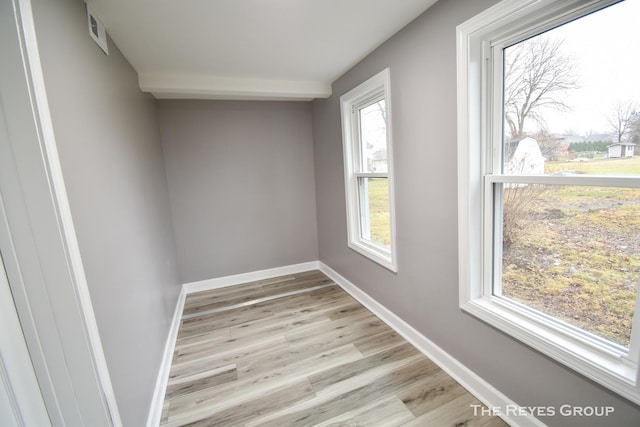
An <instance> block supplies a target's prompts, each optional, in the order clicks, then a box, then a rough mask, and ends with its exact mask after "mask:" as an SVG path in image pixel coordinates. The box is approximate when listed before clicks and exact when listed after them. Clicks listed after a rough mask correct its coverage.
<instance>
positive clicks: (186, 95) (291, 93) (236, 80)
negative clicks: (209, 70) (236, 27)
mask: <svg viewBox="0 0 640 427" xmlns="http://www.w3.org/2000/svg"><path fill="white" fill-rule="evenodd" d="M138 83H139V85H140V89H142V91H143V92H150V93H152V94H153V96H155V97H156V98H157V99H229V100H262V101H267V100H277V101H284V100H290V101H309V100H312V99H314V98H328V97H329V96H331V83H329V82H321V81H299V80H269V79H255V78H240V77H218V76H187V75H177V74H172V75H169V74H138Z"/></svg>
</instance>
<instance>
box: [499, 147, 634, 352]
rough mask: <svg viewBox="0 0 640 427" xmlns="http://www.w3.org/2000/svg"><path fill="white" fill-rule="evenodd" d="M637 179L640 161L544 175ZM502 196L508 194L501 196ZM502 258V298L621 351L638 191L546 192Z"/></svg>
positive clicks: (575, 166) (551, 167) (630, 305)
mask: <svg viewBox="0 0 640 427" xmlns="http://www.w3.org/2000/svg"><path fill="white" fill-rule="evenodd" d="M569 167H570V168H571V169H570V170H572V171H574V172H576V173H585V174H602V175H609V174H619V173H624V174H638V175H640V157H634V158H632V159H615V160H613V159H606V160H599V161H598V160H596V161H592V162H583V163H568V162H565V163H557V162H554V163H548V164H547V171H548V172H556V171H559V170H569ZM505 191H510V190H509V189H506V190H505ZM534 194H535V195H534V196H533V197H535V200H534V201H533V203H531V200H529V201H528V206H530V207H529V208H528V209H529V210H528V211H527V214H526V221H525V223H526V224H527V226H525V227H521V228H519V229H518V230H517V234H518V235H517V238H516V239H514V240H515V241H516V242H515V243H514V244H512V245H511V246H510V247H508V248H506V249H505V251H504V256H503V277H502V280H503V284H502V288H503V295H505V296H507V297H509V298H512V299H514V300H516V301H519V302H522V303H524V304H527V305H529V306H531V307H533V308H536V309H538V310H540V311H542V312H544V313H546V314H549V315H552V316H554V317H557V318H559V319H561V320H564V321H566V322H567V323H570V324H572V325H575V326H578V327H580V328H582V329H584V330H586V331H589V332H592V333H594V334H596V335H599V336H602V337H604V338H607V339H609V340H611V341H613V342H616V343H618V344H620V345H622V346H628V345H629V340H630V335H631V322H632V318H633V314H634V309H635V301H636V294H637V288H638V279H639V276H640V189H631V188H610V187H582V186H546V187H545V188H544V191H539V192H537V193H534Z"/></svg>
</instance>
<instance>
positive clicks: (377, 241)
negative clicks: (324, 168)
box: [340, 69, 397, 271]
mask: <svg viewBox="0 0 640 427" xmlns="http://www.w3.org/2000/svg"><path fill="white" fill-rule="evenodd" d="M340 103H341V107H342V132H343V148H344V164H345V190H346V191H345V192H346V201H347V228H348V244H349V247H350V248H352V249H353V250H355V251H357V252H359V253H361V254H363V255H365V256H367V257H369V258H371V259H372V260H374V261H376V262H377V263H379V264H381V265H383V266H385V267H387V268H388V269H390V270H392V271H396V269H397V268H396V259H395V249H394V248H395V243H394V234H395V230H394V228H395V227H394V212H393V185H392V184H393V183H392V176H393V162H392V150H391V105H390V101H389V70H388V69H386V70H384V71H382V72H380V73H378V74H377V75H375V76H373V77H372V78H371V79H369V80H367V81H366V82H364V83H362V84H361V85H359V86H358V87H356V88H354V89H353V90H351V91H349V92H348V93H346V94H344V95H343V96H342V97H341V98H340Z"/></svg>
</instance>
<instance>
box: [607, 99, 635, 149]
mask: <svg viewBox="0 0 640 427" xmlns="http://www.w3.org/2000/svg"><path fill="white" fill-rule="evenodd" d="M637 109H638V105H637V104H636V103H635V102H632V101H618V102H616V104H615V105H614V106H613V108H612V109H611V114H610V115H609V117H608V118H607V120H608V121H609V125H610V126H611V130H612V131H613V137H614V140H615V141H616V142H622V141H625V140H626V139H628V138H629V139H631V137H632V136H633V135H631V134H632V131H633V127H634V126H637V125H636V124H635V122H634V118H635V117H636V116H637V114H638V113H637V112H636V110H637Z"/></svg>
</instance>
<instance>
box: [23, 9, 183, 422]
mask: <svg viewBox="0 0 640 427" xmlns="http://www.w3.org/2000/svg"><path fill="white" fill-rule="evenodd" d="M32 3H33V12H34V20H35V24H36V31H37V36H38V44H39V48H40V54H41V59H42V67H43V71H44V78H45V84H46V89H47V95H48V98H49V103H50V107H51V114H52V119H53V126H54V131H55V135H56V141H57V144H58V150H59V155H60V160H61V163H62V169H63V175H64V179H65V184H66V188H67V191H68V196H69V201H70V205H71V213H72V215H73V219H74V224H75V228H76V232H77V235H78V240H79V245H80V251H81V254H82V259H83V263H84V267H85V270H86V274H87V280H88V284H89V291H90V294H91V298H92V302H93V308H94V310H95V314H96V319H97V323H98V329H99V331H100V337H101V340H102V344H103V347H104V351H105V357H106V360H107V365H108V368H109V372H110V375H111V380H112V382H113V386H114V389H115V393H116V399H117V402H118V406H119V409H120V412H121V416H122V419H123V421H124V423H125V425H127V426H140V425H143V424H144V422H145V421H146V417H147V414H148V410H149V404H150V402H151V397H152V394H153V390H154V386H155V381H156V378H157V374H158V369H159V366H160V361H161V358H162V354H163V348H164V344H165V340H166V338H167V335H168V331H169V325H170V321H171V318H172V316H173V310H174V308H175V305H176V302H177V296H178V292H179V286H178V274H177V267H176V263H175V244H174V240H173V235H172V229H171V217H170V207H169V198H168V191H167V184H166V178H165V171H164V163H163V159H162V149H161V146H160V142H159V141H160V137H159V130H158V122H157V114H156V104H155V101H154V100H153V99H152V98H151V97H149V96H147V95H143V94H142V93H141V92H140V90H139V89H138V82H137V75H136V73H135V72H134V70H133V69H132V67H131V66H130V65H129V63H128V62H127V61H126V59H125V58H124V57H123V56H122V54H121V53H120V52H119V51H118V49H117V48H116V46H115V45H114V44H113V43H111V42H110V43H109V49H110V54H109V56H106V55H104V54H103V53H102V51H101V50H100V49H99V47H98V46H97V45H96V44H95V43H94V42H93V41H92V40H91V38H90V37H89V34H88V30H87V24H86V19H87V18H86V12H85V5H84V3H83V2H82V1H81V0H55V1H52V0H34V1H33V2H32Z"/></svg>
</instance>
